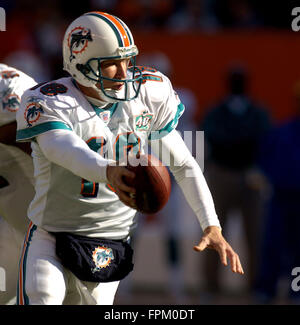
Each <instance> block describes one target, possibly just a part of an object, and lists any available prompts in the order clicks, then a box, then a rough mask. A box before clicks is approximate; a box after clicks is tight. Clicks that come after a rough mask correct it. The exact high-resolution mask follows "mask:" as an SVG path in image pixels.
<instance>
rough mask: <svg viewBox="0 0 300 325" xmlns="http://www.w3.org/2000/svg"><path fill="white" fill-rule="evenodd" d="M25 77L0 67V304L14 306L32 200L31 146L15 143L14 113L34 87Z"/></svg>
mask: <svg viewBox="0 0 300 325" xmlns="http://www.w3.org/2000/svg"><path fill="white" fill-rule="evenodd" d="M35 84H36V83H35V81H34V80H33V79H32V78H31V77H29V76H27V75H26V74H25V73H23V72H21V71H19V70H16V69H14V68H12V67H9V66H7V65H5V64H0V216H1V217H0V268H1V279H0V284H1V287H0V304H1V305H3V304H11V303H15V300H16V290H17V279H18V263H19V258H20V252H21V248H22V244H23V240H24V234H25V232H26V230H27V227H28V223H29V221H28V218H27V208H28V205H29V203H30V201H31V200H32V199H33V196H34V187H33V164H32V158H31V157H30V152H31V149H30V144H28V143H16V129H17V123H16V112H17V110H18V109H19V106H20V100H21V96H22V94H23V92H24V91H25V90H26V89H28V88H30V87H32V86H33V85H35Z"/></svg>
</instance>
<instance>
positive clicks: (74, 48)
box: [68, 26, 93, 62]
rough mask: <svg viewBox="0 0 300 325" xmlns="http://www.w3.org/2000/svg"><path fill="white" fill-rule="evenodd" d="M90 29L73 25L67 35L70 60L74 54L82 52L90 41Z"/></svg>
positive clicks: (73, 57)
mask: <svg viewBox="0 0 300 325" xmlns="http://www.w3.org/2000/svg"><path fill="white" fill-rule="evenodd" d="M92 41H93V39H92V35H91V30H90V29H88V28H84V27H81V26H79V27H75V28H73V29H72V30H71V32H70V33H69V35H68V46H69V49H70V52H71V54H70V62H71V61H72V60H73V59H75V55H74V54H79V53H82V52H83V51H84V50H85V49H86V47H87V46H88V42H92Z"/></svg>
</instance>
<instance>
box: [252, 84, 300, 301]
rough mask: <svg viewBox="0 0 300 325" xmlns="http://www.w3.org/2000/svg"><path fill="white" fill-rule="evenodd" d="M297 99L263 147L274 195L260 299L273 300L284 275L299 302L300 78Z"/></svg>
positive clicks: (267, 223) (263, 160)
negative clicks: (293, 108)
mask: <svg viewBox="0 0 300 325" xmlns="http://www.w3.org/2000/svg"><path fill="white" fill-rule="evenodd" d="M294 100H295V111H294V113H293V115H292V117H291V118H290V119H289V120H288V121H286V122H283V123H281V124H280V125H279V126H276V127H274V128H273V130H272V132H270V134H269V136H268V137H267V138H266V139H265V141H264V142H263V144H262V149H261V166H262V168H263V170H264V172H265V174H266V176H267V178H268V181H269V183H270V185H271V197H270V200H269V202H268V209H267V211H266V215H265V220H264V227H263V237H262V246H261V252H262V253H261V259H260V268H259V273H258V278H257V283H256V299H257V301H256V302H257V303H264V304H271V303H274V302H275V301H276V299H277V298H278V294H279V291H280V290H279V282H280V280H282V279H284V278H286V279H287V280H288V281H287V284H286V285H285V289H286V292H287V293H288V297H287V298H288V301H289V302H290V303H297V304H299V302H300V299H299V298H300V291H299V288H298V285H297V283H293V281H294V280H295V281H296V280H297V279H296V278H295V275H297V274H292V272H293V270H294V269H295V268H297V267H299V266H300V250H299V247H300V240H299V228H300V218H299V217H300V214H299V211H300V201H299V197H300V169H299V166H300V151H299V148H300V81H299V82H297V83H296V85H295V88H294ZM295 271H296V269H295ZM297 290H298V291H297Z"/></svg>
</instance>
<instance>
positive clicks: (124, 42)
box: [89, 11, 130, 46]
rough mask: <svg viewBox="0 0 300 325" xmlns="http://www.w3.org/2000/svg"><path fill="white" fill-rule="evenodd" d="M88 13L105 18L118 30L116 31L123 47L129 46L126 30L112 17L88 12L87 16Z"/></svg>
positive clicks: (96, 12)
mask: <svg viewBox="0 0 300 325" xmlns="http://www.w3.org/2000/svg"><path fill="white" fill-rule="evenodd" d="M90 13H95V14H98V15H101V16H104V17H106V18H107V19H108V20H109V21H111V22H112V23H113V24H114V25H115V26H116V28H117V29H118V31H119V33H120V35H121V38H122V41H123V44H124V46H129V45H130V36H129V35H128V33H127V31H126V29H125V28H124V27H123V25H122V24H121V23H120V22H119V21H118V20H117V19H116V18H115V17H114V16H112V15H109V14H107V13H105V12H101V11H92V12H89V14H90Z"/></svg>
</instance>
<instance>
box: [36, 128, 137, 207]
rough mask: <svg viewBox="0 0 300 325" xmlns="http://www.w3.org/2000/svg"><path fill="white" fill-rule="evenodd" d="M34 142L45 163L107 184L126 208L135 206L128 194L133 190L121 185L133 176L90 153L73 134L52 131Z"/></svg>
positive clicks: (91, 151) (123, 168) (122, 168)
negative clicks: (114, 190)
mask: <svg viewBox="0 0 300 325" xmlns="http://www.w3.org/2000/svg"><path fill="white" fill-rule="evenodd" d="M36 140H37V142H38V144H39V147H40V148H41V150H42V152H43V154H44V155H45V157H46V158H47V159H48V160H50V161H51V162H54V163H56V164H57V165H60V166H62V167H64V168H66V169H68V170H70V171H71V172H73V173H74V174H75V175H78V176H80V177H82V178H84V179H86V180H89V181H91V182H96V183H107V182H109V183H110V184H111V185H112V186H113V187H114V188H115V189H116V190H117V193H116V194H117V195H118V196H119V197H120V199H121V200H122V201H123V202H124V203H125V204H127V205H130V206H132V207H134V206H135V200H134V198H132V197H131V196H130V195H129V194H128V193H135V189H134V188H131V187H129V186H127V185H126V184H125V183H124V182H123V178H124V177H129V178H132V177H134V176H135V175H134V173H132V172H130V171H129V170H127V169H126V168H125V167H122V166H116V165H115V162H114V161H113V160H108V159H105V158H103V157H102V156H101V155H100V154H97V153H96V152H94V151H93V150H91V149H90V148H89V147H88V145H87V144H86V143H85V142H84V141H83V140H82V139H81V138H80V137H78V136H77V135H76V134H75V133H73V132H71V131H68V130H61V129H57V130H51V131H48V132H46V133H42V134H40V135H38V136H37V137H36Z"/></svg>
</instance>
